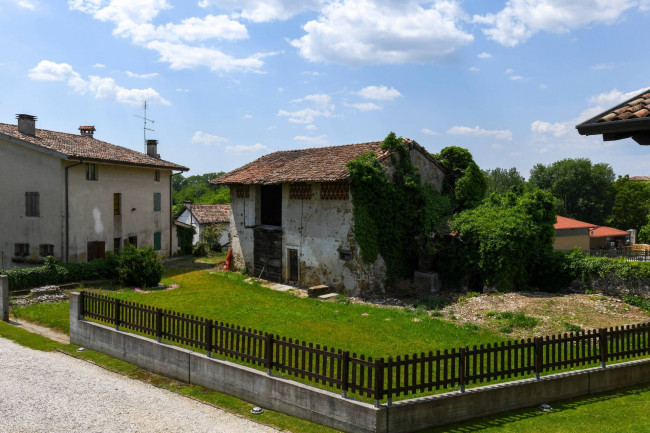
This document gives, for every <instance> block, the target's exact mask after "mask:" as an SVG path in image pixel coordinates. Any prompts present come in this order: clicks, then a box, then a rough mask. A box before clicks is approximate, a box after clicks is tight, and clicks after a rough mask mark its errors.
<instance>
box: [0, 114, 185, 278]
mask: <svg viewBox="0 0 650 433" xmlns="http://www.w3.org/2000/svg"><path fill="white" fill-rule="evenodd" d="M17 118H18V124H17V125H16V124H6V123H0V197H1V198H2V204H3V207H2V208H3V209H2V212H0V260H2V263H0V264H1V265H2V267H3V268H7V269H8V268H13V267H18V266H23V265H25V264H30V263H38V262H39V261H42V259H43V258H44V257H46V256H50V255H51V256H55V257H56V258H57V259H59V260H62V261H71V262H80V261H87V260H91V259H93V258H97V257H103V256H104V255H105V252H106V251H108V250H111V251H119V250H120V249H121V248H122V247H123V246H124V245H125V244H127V243H131V244H135V245H137V246H153V247H154V249H155V250H156V251H158V254H159V255H160V256H168V255H170V253H172V252H173V251H174V250H175V247H174V245H173V241H174V239H175V236H172V232H171V230H172V224H171V220H172V218H171V216H172V215H171V176H172V175H173V171H174V170H178V171H179V172H182V171H187V170H188V169H187V168H186V167H183V166H181V165H178V164H174V163H172V162H168V161H165V160H162V159H160V156H159V155H158V153H157V141H156V140H149V141H148V143H147V153H146V154H145V153H140V152H136V151H134V150H131V149H127V148H125V147H121V146H116V145H113V144H110V143H107V142H104V141H101V140H97V139H96V138H95V137H94V132H95V128H94V127H93V126H81V127H80V128H79V130H80V133H79V134H68V133H64V132H56V131H49V130H44V129H36V117H35V116H30V115H25V114H20V115H18V116H17Z"/></svg>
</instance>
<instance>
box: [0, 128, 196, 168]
mask: <svg viewBox="0 0 650 433" xmlns="http://www.w3.org/2000/svg"><path fill="white" fill-rule="evenodd" d="M0 138H7V139H11V138H13V139H18V140H20V141H23V142H27V143H29V144H32V145H35V146H38V147H41V148H43V149H45V150H49V151H53V152H56V153H58V154H60V156H62V157H64V158H67V159H75V160H78V159H83V160H85V161H103V162H109V163H114V164H125V165H137V166H144V167H158V168H168V169H172V170H182V171H188V170H189V169H188V168H187V167H183V166H182V165H178V164H174V163H173V162H169V161H165V160H162V159H157V158H152V157H151V156H148V155H147V154H144V153H141V152H136V151H135V150H131V149H127V148H126V147H122V146H116V145H114V144H111V143H107V142H105V141H101V140H97V139H95V138H92V137H88V136H83V135H80V134H68V133H65V132H57V131H48V130H46V129H37V130H36V135H35V136H31V135H26V134H21V133H20V132H18V126H17V125H10V124H7V123H0Z"/></svg>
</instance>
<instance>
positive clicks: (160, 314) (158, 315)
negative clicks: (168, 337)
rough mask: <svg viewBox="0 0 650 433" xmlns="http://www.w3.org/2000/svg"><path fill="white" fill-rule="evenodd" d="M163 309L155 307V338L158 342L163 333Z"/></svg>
mask: <svg viewBox="0 0 650 433" xmlns="http://www.w3.org/2000/svg"><path fill="white" fill-rule="evenodd" d="M162 328H163V310H162V308H156V340H158V343H160V342H161V341H162V335H163V329H162Z"/></svg>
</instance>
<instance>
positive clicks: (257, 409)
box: [251, 406, 264, 415]
mask: <svg viewBox="0 0 650 433" xmlns="http://www.w3.org/2000/svg"><path fill="white" fill-rule="evenodd" d="M251 413H252V414H253V415H260V414H262V413H264V409H262V408H261V407H257V406H255V407H254V408H252V409H251Z"/></svg>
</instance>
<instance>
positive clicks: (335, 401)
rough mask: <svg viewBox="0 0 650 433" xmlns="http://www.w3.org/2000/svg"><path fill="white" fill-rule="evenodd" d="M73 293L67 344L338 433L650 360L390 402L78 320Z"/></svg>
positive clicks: (552, 387) (589, 382)
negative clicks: (369, 401)
mask: <svg viewBox="0 0 650 433" xmlns="http://www.w3.org/2000/svg"><path fill="white" fill-rule="evenodd" d="M79 306H80V305H79V294H78V293H72V294H71V295H70V341H71V343H72V344H77V345H80V346H83V347H86V348H89V349H93V350H97V351H100V352H103V353H106V354H108V355H110V356H113V357H115V358H118V359H122V360H124V361H127V362H130V363H133V364H135V365H138V366H140V367H142V368H145V369H147V370H150V371H153V372H155V373H159V374H162V375H165V376H168V377H171V378H174V379H177V380H180V381H183V382H187V383H192V384H196V385H201V386H204V387H206V388H209V389H214V390H216V391H219V392H223V393H226V394H229V395H233V396H235V397H238V398H241V399H244V400H246V401H249V402H251V403H253V404H256V405H258V406H261V407H263V408H266V409H271V410H275V411H278V412H282V413H286V414H289V415H292V416H296V417H299V418H303V419H306V420H309V421H312V422H316V423H319V424H323V425H326V426H328V427H332V428H335V429H338V430H341V431H345V432H355V433H356V432H378V433H410V432H417V431H422V430H425V429H429V428H432V427H436V426H441V425H445V424H450V423H455V422H461V421H465V420H469V419H473V418H477V417H483V416H488V415H495V414H498V413H501V412H506V411H511V410H515V409H521V408H527V407H535V406H538V405H539V404H541V403H553V402H555V401H559V400H566V399H570V398H575V397H580V396H586V395H591V394H596V393H600V392H606V391H612V390H615V389H619V388H624V387H629V386H635V385H642V384H646V383H650V359H645V360H639V361H631V362H625V363H621V364H616V365H612V366H609V367H607V368H600V367H599V368H591V369H586V370H581V371H574V372H568V373H559V374H553V375H549V376H544V377H542V378H541V380H535V379H524V380H518V381H514V382H508V383H502V384H497V385H490V386H484V387H479V388H474V389H469V390H467V391H466V392H465V393H461V392H458V391H455V392H449V393H445V394H439V395H434V396H429V397H422V398H416V399H411V400H404V401H400V402H396V403H393V404H392V405H390V406H387V405H380V406H379V407H374V406H372V405H370V404H367V403H363V402H358V401H355V400H352V399H347V398H342V397H341V396H340V395H338V394H334V393H332V392H328V391H323V390H320V389H316V388H314V387H311V386H308V385H304V384H301V383H297V382H294V381H291V380H287V379H283V378H279V377H274V376H272V375H268V374H265V373H263V372H261V371H258V370H255V369H251V368H248V367H244V366H241V365H238V364H234V363H231V362H228V361H223V360H217V359H213V358H208V357H207V356H205V355H202V354H200V353H196V352H190V351H188V350H185V349H181V348H178V347H175V346H171V345H167V344H164V343H158V342H156V341H155V340H152V339H149V338H145V337H141V336H138V335H134V334H129V333H126V332H122V331H117V330H115V329H113V328H110V327H107V326H103V325H100V324H97V323H93V322H88V321H85V320H80V319H79V311H80V310H79Z"/></svg>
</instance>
